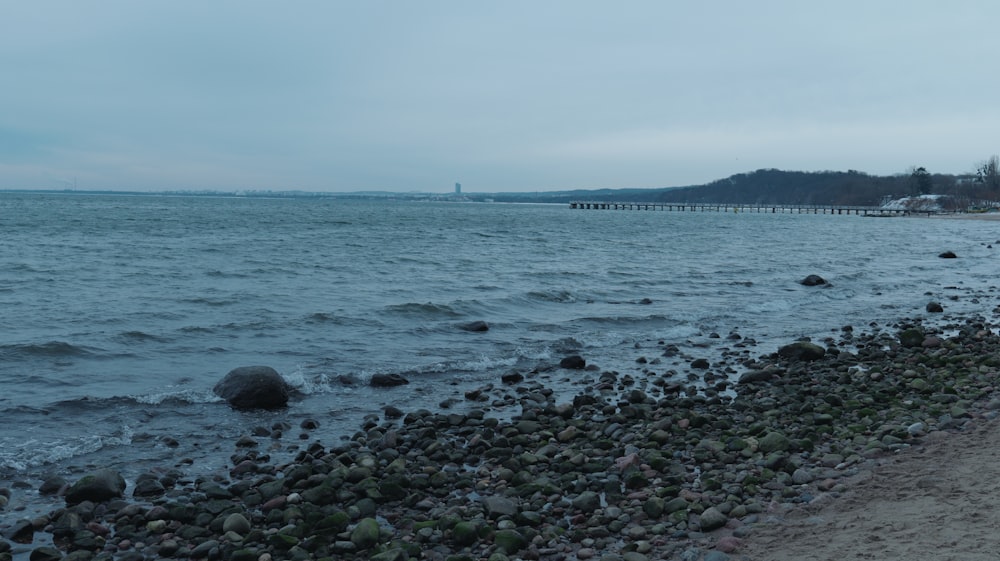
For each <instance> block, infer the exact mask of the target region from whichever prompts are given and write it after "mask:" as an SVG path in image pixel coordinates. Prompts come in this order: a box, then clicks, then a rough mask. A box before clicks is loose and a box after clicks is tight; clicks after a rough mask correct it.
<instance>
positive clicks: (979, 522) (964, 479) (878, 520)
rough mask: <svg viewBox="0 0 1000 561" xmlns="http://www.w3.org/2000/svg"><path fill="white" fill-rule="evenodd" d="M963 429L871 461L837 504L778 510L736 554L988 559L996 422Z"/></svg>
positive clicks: (998, 435)
mask: <svg viewBox="0 0 1000 561" xmlns="http://www.w3.org/2000/svg"><path fill="white" fill-rule="evenodd" d="M970 425H971V426H970V427H969V428H967V429H966V430H965V431H963V432H960V433H945V432H937V433H931V434H929V435H928V436H927V437H925V438H924V439H923V442H922V443H920V444H916V445H914V446H913V447H912V448H910V449H909V450H906V451H903V452H900V453H898V454H896V455H894V456H891V457H888V458H883V459H881V460H879V461H878V462H877V464H876V465H875V466H874V467H873V468H872V469H870V470H865V471H863V472H861V473H860V474H859V475H858V476H856V478H855V480H854V481H853V482H852V483H851V484H850V485H849V490H848V491H847V492H846V493H844V494H843V495H842V496H841V497H839V498H835V499H830V500H828V501H820V502H819V504H812V505H807V506H803V507H794V508H789V507H780V508H778V509H777V511H776V512H774V513H773V515H772V516H771V517H769V518H768V519H767V520H766V521H764V522H762V523H760V524H758V525H757V527H756V528H755V530H754V532H753V537H752V538H751V539H750V540H749V541H748V543H747V549H746V551H745V553H746V554H747V555H748V556H750V558H751V559H754V560H761V561H763V560H773V561H784V560H793V559H794V560H798V561H802V560H816V561H821V560H830V561H834V560H836V561H844V560H852V559H922V560H930V561H947V560H958V559H961V560H963V561H975V560H986V559H996V558H997V551H998V550H1000V537H998V536H997V533H996V528H997V527H1000V512H998V511H997V510H996V509H995V508H992V507H993V502H994V501H993V498H994V497H996V495H997V493H998V492H1000V461H998V459H1000V425H998V423H997V422H996V421H987V420H985V419H980V420H977V421H976V422H974V423H970Z"/></svg>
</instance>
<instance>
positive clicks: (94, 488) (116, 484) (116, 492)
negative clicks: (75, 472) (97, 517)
mask: <svg viewBox="0 0 1000 561" xmlns="http://www.w3.org/2000/svg"><path fill="white" fill-rule="evenodd" d="M124 494H125V479H124V478H123V477H122V476H121V474H120V473H118V472H117V471H114V470H110V469H102V470H98V471H95V472H94V473H91V474H89V475H85V476H83V477H81V478H80V479H79V480H78V481H77V482H76V483H74V484H73V485H71V486H70V488H69V490H67V491H66V504H71V505H75V504H79V503H82V502H83V501H92V502H95V503H99V502H103V501H109V500H111V499H117V498H120V497H122V496H123V495H124Z"/></svg>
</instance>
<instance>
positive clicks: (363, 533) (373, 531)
mask: <svg viewBox="0 0 1000 561" xmlns="http://www.w3.org/2000/svg"><path fill="white" fill-rule="evenodd" d="M380 533H381V530H380V529H379V527H378V522H376V521H375V519H374V518H362V519H361V521H360V522H358V525H357V526H355V527H354V530H353V531H351V543H353V544H354V545H356V546H357V547H358V549H370V548H372V547H374V546H375V545H376V544H378V542H379V535H380Z"/></svg>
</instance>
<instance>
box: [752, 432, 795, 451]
mask: <svg viewBox="0 0 1000 561" xmlns="http://www.w3.org/2000/svg"><path fill="white" fill-rule="evenodd" d="M790 446H791V441H789V440H788V437H787V436H785V435H783V434H781V433H780V432H769V433H767V434H766V435H764V437H763V438H761V439H760V441H758V442H757V449H758V450H760V451H761V452H762V453H764V454H770V453H771V452H783V451H785V450H788V448H789V447H790Z"/></svg>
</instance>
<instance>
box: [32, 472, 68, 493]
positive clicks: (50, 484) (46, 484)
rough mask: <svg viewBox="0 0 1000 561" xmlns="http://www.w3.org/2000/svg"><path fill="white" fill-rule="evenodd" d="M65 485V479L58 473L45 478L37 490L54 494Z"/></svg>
mask: <svg viewBox="0 0 1000 561" xmlns="http://www.w3.org/2000/svg"><path fill="white" fill-rule="evenodd" d="M65 485H66V479H65V478H63V477H61V476H59V475H52V476H49V477H46V478H45V481H43V482H42V485H41V486H40V487H39V488H38V492H39V493H40V494H42V495H55V494H56V493H58V492H59V491H60V490H62V488H63V487H64V486H65Z"/></svg>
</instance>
